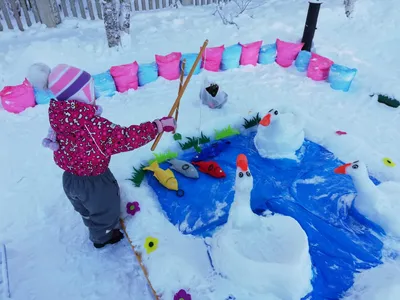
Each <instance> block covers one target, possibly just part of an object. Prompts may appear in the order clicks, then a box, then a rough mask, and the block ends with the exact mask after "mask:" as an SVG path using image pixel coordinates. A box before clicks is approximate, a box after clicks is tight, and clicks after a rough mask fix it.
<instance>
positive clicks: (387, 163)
mask: <svg viewBox="0 0 400 300" xmlns="http://www.w3.org/2000/svg"><path fill="white" fill-rule="evenodd" d="M383 163H384V164H385V166H387V167H395V166H396V164H395V163H394V162H393V160H391V159H390V158H388V157H385V158H384V159H383Z"/></svg>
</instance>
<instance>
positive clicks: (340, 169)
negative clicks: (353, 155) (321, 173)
mask: <svg viewBox="0 0 400 300" xmlns="http://www.w3.org/2000/svg"><path fill="white" fill-rule="evenodd" d="M350 166H351V164H344V165H342V166H340V167H337V168H336V169H335V170H333V171H334V172H335V173H336V174H346V169H347V167H350Z"/></svg>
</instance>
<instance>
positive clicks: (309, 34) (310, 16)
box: [301, 0, 322, 51]
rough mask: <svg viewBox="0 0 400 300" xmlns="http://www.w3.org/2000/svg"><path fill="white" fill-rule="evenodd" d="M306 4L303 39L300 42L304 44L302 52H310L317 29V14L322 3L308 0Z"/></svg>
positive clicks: (317, 0)
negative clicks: (307, 4)
mask: <svg viewBox="0 0 400 300" xmlns="http://www.w3.org/2000/svg"><path fill="white" fill-rule="evenodd" d="M308 3H309V6H308V12H307V19H306V25H305V26H304V32H303V38H302V39H301V42H302V43H304V46H303V49H302V50H305V51H311V45H312V41H313V38H314V33H315V30H316V29H317V21H318V14H319V9H320V7H321V4H322V1H319V0H309V1H308Z"/></svg>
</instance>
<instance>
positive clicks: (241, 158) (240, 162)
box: [236, 154, 249, 172]
mask: <svg viewBox="0 0 400 300" xmlns="http://www.w3.org/2000/svg"><path fill="white" fill-rule="evenodd" d="M236 166H237V167H238V168H240V169H241V170H242V171H243V172H246V171H247V170H248V169H249V163H248V162H247V157H246V155H244V154H239V155H238V157H237V159H236Z"/></svg>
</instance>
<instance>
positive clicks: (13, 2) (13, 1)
mask: <svg viewBox="0 0 400 300" xmlns="http://www.w3.org/2000/svg"><path fill="white" fill-rule="evenodd" d="M10 4H11V8H12V11H13V15H14V19H15V21H17V26H18V28H19V30H21V31H24V25H22V22H21V18H20V17H19V12H18V7H17V3H16V0H11V1H10Z"/></svg>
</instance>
